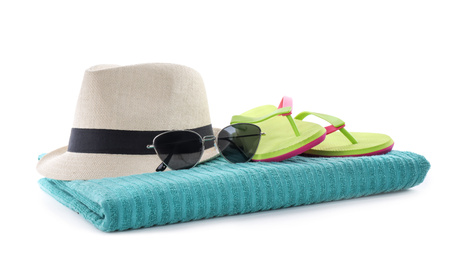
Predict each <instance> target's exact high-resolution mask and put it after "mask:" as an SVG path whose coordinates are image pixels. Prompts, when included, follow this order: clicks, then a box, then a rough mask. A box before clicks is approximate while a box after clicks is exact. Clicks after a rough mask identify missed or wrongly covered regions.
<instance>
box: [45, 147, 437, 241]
mask: <svg viewBox="0 0 461 260" xmlns="http://www.w3.org/2000/svg"><path fill="white" fill-rule="evenodd" d="M429 168H430V165H429V162H428V161H427V160H426V159H425V158H424V157H423V156H421V155H418V154H415V153H411V152H400V151H392V152H390V153H388V154H385V155H377V156H368V157H343V158H312V157H302V156H296V157H293V158H291V159H288V160H285V161H282V162H271V163H267V162H251V163H241V164H231V163H228V162H226V161H225V160H224V159H223V158H217V159H215V160H212V161H209V162H207V163H204V164H200V165H198V166H197V167H194V168H192V169H188V170H180V171H170V172H161V173H146V174H139V175H131V176H126V177H117V178H105V179H97V180H88V181H59V180H52V179H47V178H43V179H41V180H40V181H39V184H40V187H41V188H42V189H43V190H44V191H45V192H47V193H48V194H50V195H51V196H53V197H54V198H55V199H56V200H58V201H59V202H60V203H62V204H64V205H65V206H67V207H69V208H70V209H72V210H74V211H76V212H78V213H80V214H81V215H82V216H83V217H84V218H85V219H87V220H88V221H89V222H91V223H92V224H93V225H94V226H95V227H96V228H98V229H100V230H102V231H107V232H108V231H117V230H126V229H137V228H142V227H151V226H157V225H165V224H171V223H177V222H185V221H191V220H196V219H204V218H211V217H218V216H226V215H235V214H243V213H250V212H256V211H262V210H270V209H278V208H284V207H291V206H299V205H307V204H313V203H320V202H325V201H333V200H342V199H349V198H355V197H361V196H367V195H372V194H378V193H384V192H392V191H397V190H402V189H408V188H411V187H413V186H416V185H418V184H420V183H421V182H422V181H423V180H424V178H425V176H426V173H427V172H428V170H429Z"/></svg>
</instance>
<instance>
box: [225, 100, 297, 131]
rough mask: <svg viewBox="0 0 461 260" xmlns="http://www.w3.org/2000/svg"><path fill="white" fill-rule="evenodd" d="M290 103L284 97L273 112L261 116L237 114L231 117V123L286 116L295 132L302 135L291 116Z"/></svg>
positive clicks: (253, 121)
mask: <svg viewBox="0 0 461 260" xmlns="http://www.w3.org/2000/svg"><path fill="white" fill-rule="evenodd" d="M288 104H290V103H289V100H288V99H287V100H286V101H285V102H284V99H282V102H280V105H279V109H277V110H274V111H273V112H272V113H269V114H267V115H264V116H261V117H249V116H242V115H235V116H233V117H232V119H231V124H236V123H253V124H254V123H258V122H262V121H265V120H267V119H269V118H271V117H274V116H285V117H286V118H287V119H288V121H289V122H290V125H291V127H292V128H293V132H294V133H295V135H296V136H300V135H301V134H300V133H299V130H298V127H297V126H296V123H295V121H294V120H293V117H292V116H291V106H288ZM281 106H283V107H281Z"/></svg>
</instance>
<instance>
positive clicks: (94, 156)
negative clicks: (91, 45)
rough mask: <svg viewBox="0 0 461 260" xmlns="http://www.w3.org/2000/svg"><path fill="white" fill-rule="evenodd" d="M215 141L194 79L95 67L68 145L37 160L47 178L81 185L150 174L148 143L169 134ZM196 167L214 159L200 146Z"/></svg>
mask: <svg viewBox="0 0 461 260" xmlns="http://www.w3.org/2000/svg"><path fill="white" fill-rule="evenodd" d="M186 129H188V130H193V131H195V132H197V133H199V134H200V135H201V136H206V135H213V134H214V135H216V133H217V132H218V131H219V129H213V128H212V126H211V120H210V113H209V109H208V101H207V97H206V92H205V86H204V84H203V81H202V78H201V77H200V74H199V73H198V72H196V71H195V70H193V69H191V68H188V67H185V66H181V65H176V64H164V63H152V64H140V65H132V66H118V65H98V66H94V67H91V68H89V69H88V70H86V71H85V74H84V77H83V82H82V87H81V90H80V95H79V98H78V101H77V108H76V111H75V116H74V123H73V126H72V130H71V135H70V139H69V145H68V146H64V147H62V148H59V149H57V150H54V151H52V152H50V153H47V154H46V155H45V156H43V157H42V158H41V159H40V161H39V162H38V164H37V170H38V172H39V173H40V174H42V175H44V176H45V177H47V178H52V179H59V180H87V179H99V178H105V177H118V176H126V175H132V174H141V173H147V172H155V170H156V168H157V166H159V164H160V163H161V160H160V159H159V157H158V156H157V155H156V154H155V151H154V149H147V148H146V145H147V144H149V143H152V140H153V138H154V137H155V136H156V135H158V134H160V133H162V132H165V131H170V130H186ZM205 148H206V149H205V151H204V152H203V155H202V159H201V162H203V161H206V160H209V159H212V158H214V157H216V156H217V155H218V153H217V151H216V149H214V147H213V142H207V144H206V145H205Z"/></svg>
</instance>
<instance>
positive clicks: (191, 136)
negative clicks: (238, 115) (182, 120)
mask: <svg viewBox="0 0 461 260" xmlns="http://www.w3.org/2000/svg"><path fill="white" fill-rule="evenodd" d="M262 135H265V134H264V133H261V128H259V126H257V125H254V124H248V123H238V124H233V125H229V126H227V127H225V128H223V129H222V130H221V131H219V133H218V135H217V136H216V137H215V136H214V135H206V136H203V137H202V136H200V135H199V134H198V133H196V132H194V131H191V130H173V131H168V132H164V133H161V134H159V135H157V136H156V137H155V138H154V140H153V141H152V144H149V145H147V148H148V149H155V152H156V153H157V155H158V157H160V159H161V160H162V163H161V164H160V165H159V166H158V167H157V170H156V171H157V172H159V171H164V170H165V169H166V168H167V167H168V168H170V169H172V170H180V169H189V168H192V167H194V166H195V165H197V163H198V162H199V161H200V158H201V157H202V155H203V152H204V151H205V142H207V141H214V146H215V147H216V149H217V150H218V152H219V153H220V154H221V155H222V156H223V157H224V158H225V159H226V160H227V161H229V162H231V163H243V162H248V161H250V160H251V158H253V156H254V155H255V153H256V150H257V149H258V145H259V141H260V140H261V136H262Z"/></svg>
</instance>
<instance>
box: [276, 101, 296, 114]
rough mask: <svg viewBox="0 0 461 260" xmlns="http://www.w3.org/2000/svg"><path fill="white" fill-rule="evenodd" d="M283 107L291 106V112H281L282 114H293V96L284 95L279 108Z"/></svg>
mask: <svg viewBox="0 0 461 260" xmlns="http://www.w3.org/2000/svg"><path fill="white" fill-rule="evenodd" d="M283 107H291V110H290V113H286V114H281V115H280V116H289V115H291V111H293V99H292V98H291V97H287V96H284V97H283V98H282V101H280V104H279V107H278V108H279V109H280V108H283Z"/></svg>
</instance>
